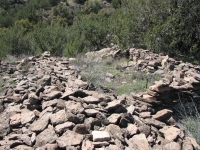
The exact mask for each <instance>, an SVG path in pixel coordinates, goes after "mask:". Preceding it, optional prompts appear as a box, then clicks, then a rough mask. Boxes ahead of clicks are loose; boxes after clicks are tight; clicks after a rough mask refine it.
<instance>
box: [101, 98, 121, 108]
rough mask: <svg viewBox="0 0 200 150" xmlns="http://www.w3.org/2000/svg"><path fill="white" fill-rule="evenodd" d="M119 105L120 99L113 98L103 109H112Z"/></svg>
mask: <svg viewBox="0 0 200 150" xmlns="http://www.w3.org/2000/svg"><path fill="white" fill-rule="evenodd" d="M120 105H121V100H115V101H112V102H109V103H108V105H107V106H106V107H105V108H104V109H105V110H113V109H115V108H117V107H119V106H120Z"/></svg>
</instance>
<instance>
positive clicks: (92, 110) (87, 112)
mask: <svg viewBox="0 0 200 150" xmlns="http://www.w3.org/2000/svg"><path fill="white" fill-rule="evenodd" d="M98 112H99V111H98V110H96V109H86V110H85V113H86V114H87V115H88V116H95V115H96V114H97V113H98Z"/></svg>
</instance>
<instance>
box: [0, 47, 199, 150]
mask: <svg viewBox="0 0 200 150" xmlns="http://www.w3.org/2000/svg"><path fill="white" fill-rule="evenodd" d="M126 54H128V55H129V57H130V61H129V63H126V64H123V65H122V67H123V68H124V69H128V68H129V69H131V68H137V69H138V70H142V71H146V72H149V73H151V75H155V73H159V74H163V78H162V79H161V80H160V81H157V82H155V85H152V86H151V87H149V90H147V92H144V93H142V94H136V93H134V91H133V93H131V94H126V95H116V94H113V93H111V92H109V90H107V91H106V90H102V91H104V92H101V93H100V92H97V91H95V87H94V86H91V84H89V82H86V81H83V80H82V78H81V76H80V75H79V74H78V73H77V71H76V70H75V67H74V66H73V65H72V64H73V63H72V62H73V61H74V59H73V58H69V59H68V58H65V57H59V58H56V57H51V56H50V53H49V52H45V53H44V54H42V55H41V56H38V57H29V58H26V59H23V60H20V61H18V62H15V63H11V62H4V61H2V62H0V68H1V70H0V74H1V76H2V80H3V81H2V94H1V96H0V103H1V105H0V112H1V114H0V149H8V150H9V149H15V150H17V149H19V150H33V149H36V150H43V149H47V150H58V149H66V150H80V149H81V150H93V149H96V150H98V149H99V150H100V149H101V150H102V149H103V150H123V149H126V150H133V149H134V150H136V149H137V150H151V149H153V150H196V149H200V146H199V145H198V144H197V142H196V141H195V139H194V138H192V137H188V136H187V135H186V134H185V131H184V129H183V128H180V126H179V125H178V123H177V122H176V120H175V111H174V109H173V107H172V106H174V105H175V104H177V103H178V102H180V100H181V102H182V103H181V104H184V103H185V101H187V103H191V101H192V104H195V105H196V107H195V108H197V109H198V99H199V95H200V73H199V66H195V65H192V64H189V63H183V62H178V61H176V60H174V59H172V58H169V57H167V56H162V55H158V54H154V53H151V52H149V51H146V50H141V49H140V50H138V49H130V50H129V51H127V53H126ZM91 55H97V56H98V58H102V59H99V61H100V60H102V61H103V58H105V57H108V56H109V57H110V56H112V57H116V56H121V55H122V52H121V51H120V50H118V51H113V50H112V49H104V50H102V51H99V52H96V53H87V54H86V56H85V57H91ZM110 78H112V77H111V76H110ZM113 80H114V79H113ZM180 94H181V96H183V97H184V98H183V97H181V96H180ZM189 97H190V98H191V99H192V100H191V99H190V101H189ZM197 111H198V110H197Z"/></svg>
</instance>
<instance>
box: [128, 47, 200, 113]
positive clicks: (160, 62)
mask: <svg viewBox="0 0 200 150" xmlns="http://www.w3.org/2000/svg"><path fill="white" fill-rule="evenodd" d="M130 59H131V60H133V61H135V62H136V64H135V66H136V67H137V68H138V69H139V70H142V71H145V72H149V73H151V74H152V75H155V74H163V78H162V79H160V80H159V81H156V82H155V85H152V86H150V87H149V90H148V91H147V93H148V94H149V95H150V96H148V97H150V99H152V100H155V99H159V100H160V101H162V102H163V103H164V104H172V105H173V104H174V102H175V103H176V102H182V103H187V104H189V103H192V104H195V108H197V110H198V112H199V111H200V101H199V100H200V67H199V65H193V64H191V63H184V62H181V61H176V60H175V59H173V58H169V57H168V56H163V55H162V54H160V55H159V54H155V53H152V52H150V51H148V50H142V49H134V48H132V49H130ZM195 108H194V107H193V109H195ZM196 113H197V112H196Z"/></svg>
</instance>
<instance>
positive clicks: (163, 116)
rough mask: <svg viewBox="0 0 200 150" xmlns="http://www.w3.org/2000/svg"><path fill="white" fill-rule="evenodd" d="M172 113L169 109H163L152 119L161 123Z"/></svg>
mask: <svg viewBox="0 0 200 150" xmlns="http://www.w3.org/2000/svg"><path fill="white" fill-rule="evenodd" d="M172 113H173V111H171V110H169V109H163V110H160V111H158V112H157V113H156V114H155V115H153V118H154V119H156V120H159V121H163V120H165V119H166V118H169V117H171V115H172Z"/></svg>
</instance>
